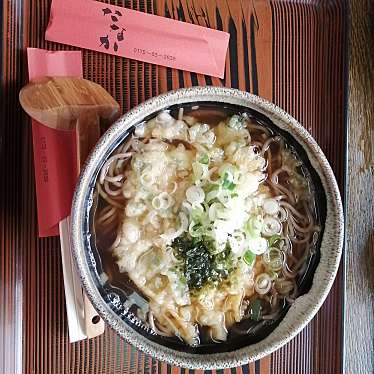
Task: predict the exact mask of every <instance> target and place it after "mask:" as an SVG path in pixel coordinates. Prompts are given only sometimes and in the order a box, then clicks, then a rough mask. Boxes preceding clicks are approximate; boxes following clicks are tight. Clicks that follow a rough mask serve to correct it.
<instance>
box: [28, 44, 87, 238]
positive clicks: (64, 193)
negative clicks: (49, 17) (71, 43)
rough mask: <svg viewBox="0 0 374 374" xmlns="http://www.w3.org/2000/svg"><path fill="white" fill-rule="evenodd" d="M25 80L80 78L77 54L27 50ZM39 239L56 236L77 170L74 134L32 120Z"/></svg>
mask: <svg viewBox="0 0 374 374" xmlns="http://www.w3.org/2000/svg"><path fill="white" fill-rule="evenodd" d="M27 57H28V68H29V79H33V78H37V77H41V76H78V77H81V76H82V75H83V74H82V57H81V52H80V51H58V52H51V51H46V50H42V49H36V48H28V49H27ZM32 136H33V146H34V166H35V184H36V198H37V208H38V226H39V236H40V237H46V236H56V235H59V226H58V224H59V222H60V221H61V220H63V219H64V218H65V217H67V216H68V215H69V214H70V209H71V200H72V197H73V193H74V186H75V183H76V179H77V175H78V170H77V159H76V154H77V150H76V139H75V131H71V132H70V131H58V130H53V129H50V128H48V127H46V126H44V125H41V124H40V123H38V122H37V121H35V120H32Z"/></svg>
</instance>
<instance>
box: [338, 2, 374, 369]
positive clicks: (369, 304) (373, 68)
mask: <svg viewBox="0 0 374 374" xmlns="http://www.w3.org/2000/svg"><path fill="white" fill-rule="evenodd" d="M350 7H351V9H350V13H351V22H352V25H351V29H350V65H349V66H350V67H349V101H348V103H349V105H348V108H349V112H348V118H349V122H348V134H349V135H348V208H347V209H348V212H347V216H348V227H347V263H346V268H347V276H346V300H347V303H346V313H345V321H346V332H345V341H346V348H345V349H346V359H345V367H346V372H347V373H357V374H366V373H368V374H371V373H374V209H373V207H374V204H373V202H374V198H373V191H374V99H373V98H374V52H373V46H374V2H373V1H372V0H364V1H361V0H353V1H351V5H350Z"/></svg>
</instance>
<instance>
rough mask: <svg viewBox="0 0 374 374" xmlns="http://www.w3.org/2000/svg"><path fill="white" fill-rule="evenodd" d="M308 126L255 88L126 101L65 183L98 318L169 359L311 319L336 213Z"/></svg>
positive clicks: (271, 336)
mask: <svg viewBox="0 0 374 374" xmlns="http://www.w3.org/2000/svg"><path fill="white" fill-rule="evenodd" d="M342 212H343V211H342V204H341V199H340V195H339V190H338V187H337V184H336V181H335V177H334V175H333V172H332V170H331V168H330V166H329V164H328V162H327V160H326V158H325V156H324V155H323V153H322V151H321V149H320V148H319V147H318V145H317V143H316V142H315V141H314V139H313V138H312V137H311V135H310V134H309V133H308V132H307V131H306V130H305V129H304V128H303V127H302V126H301V125H300V124H299V123H298V122H297V121H296V120H295V119H294V118H292V117H291V116H290V115H288V114H287V113H285V112H284V111H283V110H281V109H280V108H278V107H276V106H275V105H274V104H272V103H269V102H267V101H266V100H263V99H261V98H259V97H257V96H254V95H251V94H248V93H245V92H242V91H238V90H234V89H227V88H215V87H194V88H189V89H181V90H177V91H172V92H168V93H166V94H163V95H160V96H157V97H155V98H152V99H150V100H148V101H146V102H145V103H143V104H140V105H139V106H137V107H136V108H134V109H132V110H131V111H130V112H128V113H127V114H125V115H124V116H123V117H122V118H121V119H119V120H118V121H117V122H116V123H115V124H114V125H113V126H112V127H111V128H110V129H109V130H108V131H107V132H106V133H105V134H104V135H103V137H102V138H101V140H100V141H99V143H98V144H97V146H96V147H95V149H94V150H93V152H92V154H91V156H90V158H89V159H88V161H87V163H86V166H85V168H84V170H83V171H82V173H81V176H80V179H79V182H78V184H77V187H76V191H75V195H74V200H73V209H72V223H71V227H72V230H71V231H72V234H71V239H72V244H73V254H74V258H75V260H76V264H77V267H78V270H79V274H80V277H81V281H82V283H83V285H84V287H85V289H86V291H87V294H88V296H89V298H90V299H91V301H92V303H93V305H94V306H95V308H96V309H97V311H98V312H99V314H100V315H101V316H102V318H103V319H104V320H105V321H106V322H107V323H108V324H109V325H110V326H111V327H112V328H113V329H114V330H115V331H116V332H117V333H118V334H119V335H120V336H121V337H123V338H124V339H126V340H127V341H128V342H130V343H131V344H133V345H135V346H136V347H137V348H139V349H141V350H142V351H144V352H146V353H148V354H150V355H152V356H153V357H155V358H157V359H160V360H164V361H167V362H168V363H170V364H174V365H179V366H184V367H189V368H196V369H212V368H224V367H233V366H238V365H241V364H244V363H247V362H249V361H253V360H256V359H259V358H261V357H263V356H265V355H267V354H269V353H271V352H273V351H274V350H276V349H278V348H279V347H281V346H282V345H284V344H285V343H287V342H288V341H289V340H290V339H291V338H293V337H294V336H295V335H296V334H297V333H298V332H299V331H300V330H301V329H302V328H303V327H305V325H306V324H307V323H308V322H309V321H310V320H311V319H312V318H313V316H314V315H315V314H316V312H317V311H318V309H319V307H320V306H321V305H322V303H323V301H324V299H325V298H326V296H327V294H328V292H329V290H330V288H331V286H332V283H333V281H334V278H335V275H336V272H337V269H338V266H339V262H340V257H341V253H342V245H343V229H344V225H343V213H342Z"/></svg>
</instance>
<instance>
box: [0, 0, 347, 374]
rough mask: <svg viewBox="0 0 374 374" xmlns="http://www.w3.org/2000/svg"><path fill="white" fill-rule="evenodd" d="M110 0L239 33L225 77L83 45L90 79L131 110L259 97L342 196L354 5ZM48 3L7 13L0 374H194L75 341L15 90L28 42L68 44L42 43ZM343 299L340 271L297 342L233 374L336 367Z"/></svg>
mask: <svg viewBox="0 0 374 374" xmlns="http://www.w3.org/2000/svg"><path fill="white" fill-rule="evenodd" d="M112 3H113V4H117V5H121V6H126V7H130V8H133V9H136V10H140V11H144V12H149V13H154V14H158V15H162V16H166V17H171V18H175V19H179V20H182V21H186V22H191V23H195V24H199V25H202V26H208V27H213V28H217V29H220V30H224V31H228V32H230V34H231V37H230V46H229V49H230V53H229V56H228V58H227V61H226V74H225V78H224V79H218V78H211V77H208V76H203V75H198V74H194V73H187V72H183V71H178V70H172V69H170V68H165V67H160V66H155V65H150V64H147V63H143V62H137V61H133V60H127V59H123V58H120V57H115V56H109V55H105V54H102V53H98V52H91V51H83V68H84V77H85V78H87V79H91V80H93V81H95V82H97V83H100V84H101V85H103V86H104V87H105V88H106V89H107V90H108V91H109V92H110V93H111V94H112V95H113V96H114V97H115V98H116V100H117V101H119V102H120V103H121V106H122V108H123V110H124V111H126V110H128V109H129V108H131V107H133V106H134V105H136V104H137V103H139V102H141V101H143V100H145V99H146V98H149V97H151V96H154V95H157V94H158V93H161V92H165V91H167V90H169V89H173V88H178V87H182V86H191V85H211V84H213V85H218V86H221V85H222V86H228V87H237V88H240V89H242V90H246V91H250V92H252V93H255V94H258V95H260V96H263V97H265V98H267V99H269V100H271V101H273V102H275V103H276V104H278V105H279V106H281V107H282V108H284V109H285V110H286V111H288V112H290V113H291V114H292V115H293V116H294V117H295V118H296V119H298V120H299V121H300V122H301V123H302V124H303V125H304V126H305V127H306V128H307V129H308V130H309V131H310V132H311V134H312V135H313V136H314V137H315V139H316V140H317V142H318V143H319V144H320V146H321V147H322V149H323V150H324V152H325V153H326V155H327V157H328V159H329V160H330V163H331V165H332V167H333V170H334V172H335V174H336V176H337V179H338V182H339V185H340V188H341V192H342V194H343V195H344V179H345V167H344V164H345V156H344V155H345V131H346V123H345V79H346V75H345V53H346V36H345V30H346V28H347V27H346V26H347V25H346V22H347V21H346V20H347V18H346V3H345V1H338V0H336V1H333V0H330V1H317V0H315V1H314V0H309V1H307V0H306V1H268V0H251V1H250V0H242V1H239V0H226V1H223V0H188V1H187V0H154V1H151V0H147V1H146V0H133V1H116V2H112ZM49 5H50V4H49V2H48V1H46V0H38V1H36V0H28V1H27V0H24V1H22V0H20V1H12V2H10V1H4V2H3V4H2V8H1V9H2V11H3V17H2V19H1V20H2V30H3V46H2V57H1V60H0V61H1V65H0V70H1V74H2V78H3V85H2V88H3V95H2V100H1V104H0V105H1V114H2V121H1V125H0V126H1V132H0V162H1V171H2V175H3V180H2V183H1V185H0V190H1V191H0V251H1V252H0V264H1V266H0V280H1V288H0V344H1V345H0V372H1V373H14V372H17V373H21V372H23V373H27V374H29V373H37V374H42V373H48V374H49V373H56V374H68V373H79V374H81V373H90V374H91V373H100V374H101V373H103V374H104V373H105V374H106V373H138V372H141V373H145V372H147V373H184V372H187V370H184V369H179V368H173V367H170V366H168V365H166V364H163V363H160V362H157V361H155V360H154V359H152V358H150V357H148V356H147V355H144V354H143V353H140V352H138V351H136V350H135V349H134V348H133V347H131V346H129V345H128V344H127V343H125V342H124V341H123V340H121V339H120V338H118V337H117V335H116V334H115V333H114V332H113V331H111V330H110V329H109V328H108V329H107V331H106V333H105V334H104V335H102V336H100V337H98V338H95V339H92V340H89V341H83V342H79V343H75V344H69V342H68V336H67V321H66V315H65V304H64V292H63V280H62V269H61V260H60V254H59V243H58V240H57V239H56V238H50V239H38V238H37V221H36V205H35V191H34V176H33V166H32V143H31V131H30V130H31V128H30V126H28V124H27V121H28V119H27V117H26V116H25V115H24V114H23V113H22V111H21V109H20V107H19V105H18V91H19V89H20V88H21V86H22V85H23V84H24V83H25V82H26V77H27V74H26V66H27V64H26V52H25V48H26V47H38V48H46V49H51V50H55V49H67V48H68V47H66V46H62V45H58V44H56V43H50V42H45V41H44V31H45V28H46V25H47V22H48V17H49V13H48V11H49ZM82 17H84V14H82ZM77 32H88V30H77ZM343 299H344V295H343V272H342V271H340V272H339V274H338V277H337V279H336V281H335V285H334V287H333V289H332V291H331V292H330V295H329V297H328V299H327V300H326V302H325V303H324V305H323V307H322V308H321V310H320V312H319V313H318V315H317V316H316V317H315V318H314V319H313V321H312V322H311V323H310V324H309V325H308V326H307V327H306V328H305V329H304V330H303V331H302V332H301V333H300V334H299V335H298V336H297V337H296V338H295V339H293V340H292V341H291V342H290V343H289V344H287V345H286V346H285V347H283V348H282V349H280V350H278V351H277V352H275V353H273V354H272V355H270V356H268V357H266V358H264V359H262V360H260V361H258V362H255V363H251V364H249V365H245V366H243V367H242V368H236V369H232V370H231V371H230V370H225V371H224V372H225V373H229V372H232V373H233V372H235V373H249V372H250V373H256V374H258V373H261V374H267V373H274V374H275V373H287V374H292V373H298V374H308V373H328V374H330V373H339V372H340V371H341V370H342V354H343V320H342V308H343ZM218 372H222V371H219V370H217V373H218Z"/></svg>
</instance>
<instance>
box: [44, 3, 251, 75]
mask: <svg viewBox="0 0 374 374" xmlns="http://www.w3.org/2000/svg"><path fill="white" fill-rule="evenodd" d="M248 1H249V0H248ZM78 30H81V31H82V32H80V31H78ZM45 38H46V39H47V40H52V41H55V42H59V43H64V44H70V45H74V46H77V47H82V48H87V49H92V50H94V51H99V52H105V53H110V54H113V55H117V56H122V57H127V58H132V59H135V60H140V61H145V62H150V63H153V64H157V65H163V66H169V67H171V68H175V69H183V70H188V71H193V72H196V73H201V74H207V75H212V76H215V77H220V78H223V76H224V71H225V60H226V54H227V47H228V43H229V38H230V34H228V33H227V32H223V31H218V30H213V29H210V28H207V27H201V26H197V25H192V24H190V23H187V22H180V21H175V20H172V19H168V18H165V17H159V16H154V15H151V14H147V13H143V12H137V11H135V10H132V9H126V8H122V7H119V6H114V5H111V4H105V3H102V2H98V1H88V0H53V1H52V6H51V15H50V19H49V24H48V27H47V30H46V33H45Z"/></svg>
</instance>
